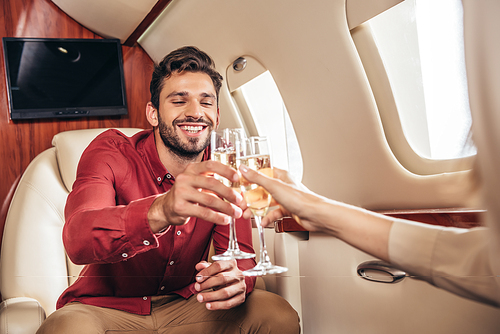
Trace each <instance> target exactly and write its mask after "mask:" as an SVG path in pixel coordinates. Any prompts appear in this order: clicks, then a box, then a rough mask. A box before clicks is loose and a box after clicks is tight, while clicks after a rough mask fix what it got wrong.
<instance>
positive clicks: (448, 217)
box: [274, 208, 485, 233]
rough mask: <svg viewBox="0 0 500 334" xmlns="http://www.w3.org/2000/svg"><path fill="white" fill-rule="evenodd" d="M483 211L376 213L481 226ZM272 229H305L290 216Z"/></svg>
mask: <svg viewBox="0 0 500 334" xmlns="http://www.w3.org/2000/svg"><path fill="white" fill-rule="evenodd" d="M484 212H485V211H484V210H475V209H474V210H472V209H462V208H444V209H415V210H384V211H377V213H381V214H383V215H386V216H389V217H394V218H399V219H406V220H412V221H416V222H420V223H425V224H432V225H440V226H448V227H460V228H472V227H477V226H481V221H482V219H481V216H482V215H483V214H484ZM274 229H275V231H276V232H277V233H283V232H299V231H306V230H305V229H304V228H303V227H302V226H300V225H299V224H298V223H297V222H296V221H295V220H294V219H293V218H291V217H284V218H283V219H280V220H278V221H276V222H275V225H274Z"/></svg>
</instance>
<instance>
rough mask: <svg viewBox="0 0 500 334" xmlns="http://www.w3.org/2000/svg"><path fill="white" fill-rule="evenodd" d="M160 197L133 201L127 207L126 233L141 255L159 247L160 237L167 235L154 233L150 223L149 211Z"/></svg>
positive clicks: (155, 196)
mask: <svg viewBox="0 0 500 334" xmlns="http://www.w3.org/2000/svg"><path fill="white" fill-rule="evenodd" d="M158 196H160V195H154V196H149V197H146V198H144V199H140V200H136V201H132V202H130V203H129V204H128V206H127V213H126V215H125V233H126V235H127V239H128V240H129V243H130V245H131V246H132V248H133V249H134V250H136V251H138V252H140V253H142V252H145V251H147V250H149V249H152V248H157V247H158V237H160V236H161V235H162V234H164V233H166V232H167V231H168V229H166V230H165V231H163V232H162V233H156V234H155V233H153V231H151V227H150V225H149V221H148V218H147V217H148V211H149V208H150V207H151V205H152V204H153V202H154V200H155V199H156V198H157V197H158Z"/></svg>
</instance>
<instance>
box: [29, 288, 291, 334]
mask: <svg viewBox="0 0 500 334" xmlns="http://www.w3.org/2000/svg"><path fill="white" fill-rule="evenodd" d="M299 332H300V326H299V317H298V315H297V312H296V311H295V310H294V309H293V308H292V307H291V306H290V304H288V302H287V301H286V300H284V299H283V298H281V297H280V296H278V295H276V294H273V293H271V292H268V291H264V290H259V289H256V290H254V291H253V292H252V293H251V294H250V295H248V296H247V299H246V301H245V303H243V304H242V305H240V306H238V307H235V308H233V309H230V310H224V311H222V310H221V311H209V310H207V309H206V308H205V304H204V303H199V302H198V301H197V300H196V295H194V296H192V297H191V298H189V299H187V300H186V299H184V298H182V297H179V296H176V295H168V296H158V297H153V298H152V310H151V314H150V315H147V316H143V315H137V314H131V313H128V312H124V311H119V310H115V309H109V308H102V307H97V306H91V305H85V304H81V303H70V304H67V305H65V306H64V307H62V308H61V309H59V310H57V311H55V312H54V313H52V314H51V315H50V316H49V317H48V318H47V319H46V320H45V321H44V323H43V324H42V326H41V327H40V329H39V330H38V331H37V334H46V333H50V334H59V333H64V334H67V333H71V334H79V333H82V334H90V333H92V334H93V333H99V334H101V333H113V334H120V333H148V334H149V333H159V334H160V333H165V334H166V333H168V334H181V333H182V334H188V333H210V334H212V333H224V334H225V333H273V334H274V333H276V334H280V333H283V334H292V333H299Z"/></svg>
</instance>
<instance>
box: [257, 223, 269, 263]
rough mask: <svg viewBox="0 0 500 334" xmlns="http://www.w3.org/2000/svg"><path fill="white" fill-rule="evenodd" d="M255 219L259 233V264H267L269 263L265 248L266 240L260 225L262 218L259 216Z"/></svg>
mask: <svg viewBox="0 0 500 334" xmlns="http://www.w3.org/2000/svg"><path fill="white" fill-rule="evenodd" d="M254 219H255V224H256V225H257V229H258V231H259V238H260V258H259V263H261V264H267V263H269V262H270V261H269V256H268V255H267V248H266V240H265V238H264V228H263V227H262V225H261V224H260V222H261V220H262V217H260V216H254Z"/></svg>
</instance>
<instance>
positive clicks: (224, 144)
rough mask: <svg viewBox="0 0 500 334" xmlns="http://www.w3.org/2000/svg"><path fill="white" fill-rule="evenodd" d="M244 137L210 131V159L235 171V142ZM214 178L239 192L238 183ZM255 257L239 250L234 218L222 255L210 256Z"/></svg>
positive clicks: (232, 131) (234, 131) (236, 131)
mask: <svg viewBox="0 0 500 334" xmlns="http://www.w3.org/2000/svg"><path fill="white" fill-rule="evenodd" d="M244 137H245V132H244V131H243V129H221V130H214V131H212V134H211V138H210V145H211V158H212V160H214V161H219V162H220V163H222V164H224V165H227V166H230V167H233V168H234V169H236V142H237V141H239V140H241V139H242V138H244ZM214 176H215V178H216V179H217V180H219V181H221V182H222V183H223V184H224V185H225V186H227V187H231V188H233V189H234V190H236V191H237V192H240V184H239V182H231V181H229V180H228V179H226V178H225V177H222V176H220V175H217V174H215V175H214ZM253 257H255V254H253V253H246V252H243V251H242V250H240V247H239V246H238V240H237V238H236V229H235V227H234V218H232V217H231V220H230V222H229V245H228V248H227V250H226V251H225V252H224V253H222V254H217V255H214V256H212V260H214V261H219V260H230V259H250V258H253Z"/></svg>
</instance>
